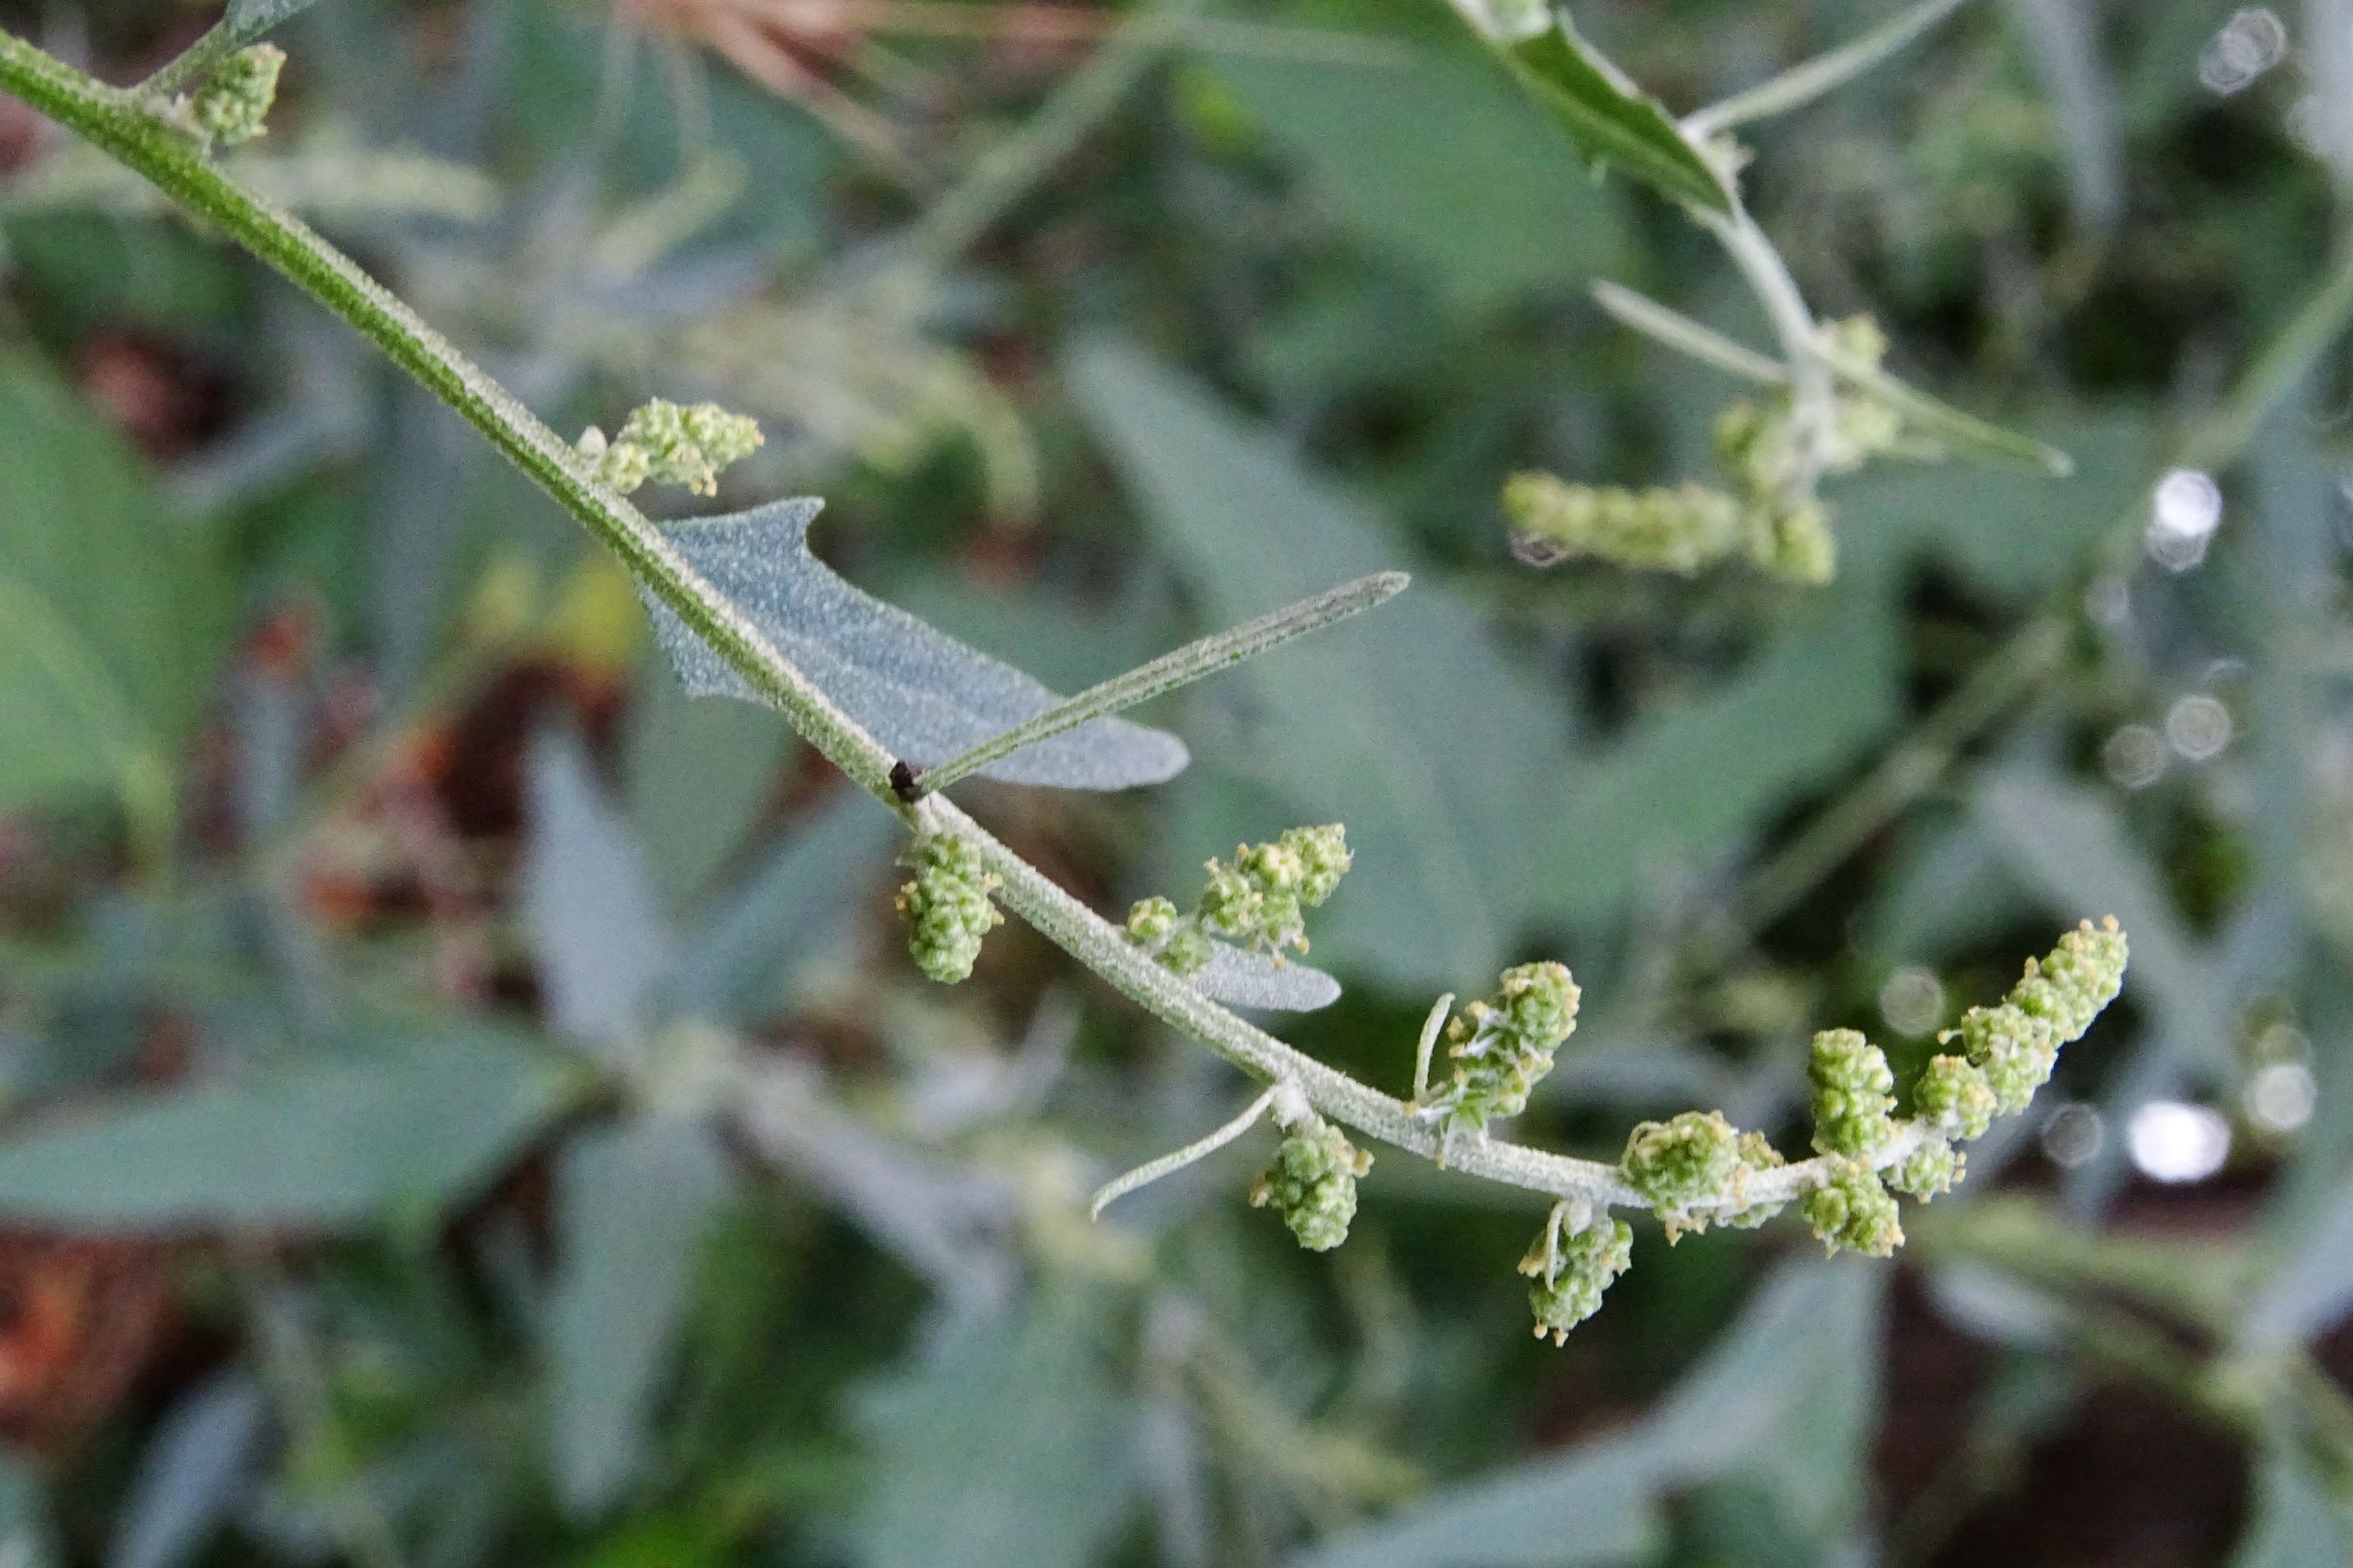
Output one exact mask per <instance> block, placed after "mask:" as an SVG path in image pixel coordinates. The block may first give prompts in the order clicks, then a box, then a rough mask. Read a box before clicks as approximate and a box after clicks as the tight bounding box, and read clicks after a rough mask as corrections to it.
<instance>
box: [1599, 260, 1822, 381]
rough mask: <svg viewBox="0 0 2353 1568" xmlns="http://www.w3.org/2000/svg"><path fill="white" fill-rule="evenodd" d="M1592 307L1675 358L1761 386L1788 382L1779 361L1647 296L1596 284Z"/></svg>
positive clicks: (1614, 285) (1613, 285) (1622, 287)
mask: <svg viewBox="0 0 2353 1568" xmlns="http://www.w3.org/2000/svg"><path fill="white" fill-rule="evenodd" d="M1593 303H1594V304H1596V305H1598V306H1601V307H1602V308H1603V309H1604V310H1605V311H1607V312H1608V313H1609V314H1610V315H1611V316H1613V317H1615V318H1616V319H1617V320H1618V322H1619V323H1620V324H1621V325H1623V326H1627V327H1631V328H1632V329H1633V330H1634V331H1637V332H1640V333H1641V334H1642V335H1643V336H1645V337H1647V338H1650V339H1651V340H1652V341H1653V342H1654V343H1660V344H1663V345H1665V346H1666V347H1668V348H1670V349H1673V350H1674V351H1675V352H1676V353H1678V354H1683V355H1690V356H1691V357H1692V358H1694V359H1697V360H1699V361H1700V362H1701V363H1702V364H1707V365H1713V366H1715V367H1716V368H1717V369H1718V370H1721V371H1726V372H1728V373H1729V374H1731V375H1734V376H1737V377H1739V378H1741V379H1742V380H1749V381H1754V382H1756V383H1757V384H1758V385H1760V386H1785V385H1787V384H1788V382H1789V368H1788V367H1787V366H1786V365H1784V364H1782V363H1781V362H1780V361H1779V360H1778V359H1776V358H1774V357H1772V356H1771V355H1763V354H1759V353H1757V352H1756V351H1755V350H1754V349H1752V348H1749V347H1747V346H1745V345H1743V344H1740V343H1735V342H1733V341H1732V340H1731V339H1730V338H1728V337H1727V336H1725V335H1724V334H1723V333H1722V332H1719V331H1716V330H1715V329H1714V328H1713V327H1707V326H1703V325H1702V324H1701V323H1699V322H1696V321H1694V320H1692V319H1691V318H1690V317H1689V316H1686V315H1684V314H1683V313H1682V312H1681V311H1680V310H1678V309H1675V308H1674V307H1672V306H1664V305H1661V304H1659V303H1658V302H1657V301H1656V300H1654V299H1652V298H1651V297H1650V296H1649V295H1647V294H1637V293H1636V292H1634V290H1632V289H1630V288H1628V287H1626V286H1625V285H1624V284H1622V283H1612V282H1597V283H1595V284H1594V285H1593Z"/></svg>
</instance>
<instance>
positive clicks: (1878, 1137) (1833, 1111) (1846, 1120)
mask: <svg viewBox="0 0 2353 1568" xmlns="http://www.w3.org/2000/svg"><path fill="white" fill-rule="evenodd" d="M1805 1075H1806V1080H1807V1082H1808V1083H1810V1084H1811V1085H1812V1086H1813V1100H1814V1147H1815V1148H1817V1149H1820V1150H1821V1151H1822V1152H1823V1153H1824V1154H1843V1155H1846V1156H1848V1157H1849V1158H1851V1159H1852V1158H1859V1157H1861V1156H1863V1155H1867V1154H1869V1153H1870V1152H1871V1151H1872V1150H1873V1149H1875V1148H1877V1147H1878V1146H1879V1145H1880V1144H1881V1143H1883V1142H1885V1141H1886V1140H1887V1139H1889V1138H1890V1137H1891V1136H1892V1135H1893V1134H1894V1133H1895V1131H1896V1124H1895V1121H1894V1120H1893V1119H1892V1118H1891V1117H1890V1116H1889V1115H1888V1113H1889V1112H1891V1111H1893V1110H1895V1108H1896V1096H1895V1093H1894V1092H1893V1091H1894V1090H1895V1087H1896V1075H1895V1073H1894V1072H1893V1071H1891V1070H1890V1069H1889V1067H1888V1066H1887V1056H1886V1054H1885V1053H1884V1052H1882V1051H1881V1050H1880V1049H1879V1047H1877V1046H1876V1045H1874V1044H1872V1043H1871V1041H1867V1040H1865V1039H1864V1038H1863V1037H1862V1036H1861V1035H1860V1034H1858V1033H1857V1032H1855V1031H1854V1030H1852V1029H1825V1030H1824V1031H1822V1033H1820V1034H1818V1035H1816V1036H1815V1037H1814V1054H1813V1059H1812V1061H1811V1062H1810V1063H1808V1065H1807V1066H1806V1073H1805Z"/></svg>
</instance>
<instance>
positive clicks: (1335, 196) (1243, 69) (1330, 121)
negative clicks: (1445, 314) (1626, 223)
mask: <svg viewBox="0 0 2353 1568" xmlns="http://www.w3.org/2000/svg"><path fill="white" fill-rule="evenodd" d="M1399 52H1400V54H1401V56H1403V57H1404V58H1401V59H1399V60H1397V61H1374V62H1368V63H1360V62H1355V61H1307V60H1286V59H1281V58H1278V57H1274V56H1263V57H1251V56H1245V55H1233V56H1228V57H1227V58H1225V59H1222V60H1219V61H1215V63H1214V64H1213V65H1211V66H1208V67H1206V68H1209V69H1213V70H1214V72H1215V73H1216V76H1217V79H1218V80H1219V81H1220V82H1222V83H1223V84H1224V85H1225V86H1226V87H1227V88H1228V89H1229V90H1230V91H1232V92H1233V93H1234V95H1235V96H1236V97H1237V98H1238V99H1239V100H1240V101H1241V103H1242V105H1243V107H1244V108H1245V109H1247V110H1249V112H1250V114H1251V116H1252V118H1254V119H1255V120H1256V121H1257V122H1258V123H1259V124H1260V125H1261V126H1262V127H1263V128H1264V129H1265V131H1266V133H1267V135H1269V136H1270V137H1271V138H1272V139H1273V140H1274V142H1275V143H1276V145H1277V146H1278V147H1279V148H1280V149H1281V151H1282V153H1283V154H1284V156H1285V157H1286V158H1287V159H1289V160H1290V161H1291V162H1292V163H1294V164H1296V165H1297V166H1298V168H1299V169H1300V171H1301V173H1302V175H1303V176H1304V177H1305V182H1306V184H1308V186H1309V188H1310V189H1311V190H1312V191H1313V192H1314V194H1315V195H1316V196H1317V197H1318V198H1320V200H1321V201H1322V203H1323V204H1324V205H1325V206H1326V207H1327V208H1330V210H1331V212H1332V214H1333V215H1334V217H1335V218H1336V219H1337V220H1338V221H1339V222H1340V223H1341V224H1342V225H1344V226H1345V227H1346V228H1347V229H1348V230H1349V231H1351V232H1352V233H1355V234H1357V235H1359V236H1360V237H1361V239H1362V240H1363V241H1364V242H1365V243H1366V244H1369V245H1372V246H1375V247H1378V248H1379V249H1381V250H1382V251H1384V252H1386V253H1388V254H1390V255H1393V256H1396V257H1399V258H1400V259H1402V260H1403V261H1404V262H1406V263H1407V264H1408V265H1409V266H1411V267H1413V268H1414V269H1415V270H1416V271H1417V272H1418V273H1419V274H1420V276H1422V277H1423V278H1425V279H1427V280H1428V281H1429V282H1430V283H1431V284H1432V285H1433V286H1434V287H1435V288H1437V289H1439V290H1440V291H1442V293H1443V294H1444V296H1445V297H1446V298H1447V299H1448V300H1450V301H1452V302H1454V303H1455V304H1457V305H1459V306H1463V307H1464V308H1466V309H1472V310H1478V309H1483V308H1485V307H1487V306H1493V305H1497V304H1500V303H1502V302H1504V301H1507V300H1508V299H1509V298H1511V297H1512V296H1514V295H1518V294H1524V293H1527V292H1530V291H1532V290H1535V289H1558V288H1561V287H1565V286H1572V285H1574V284H1575V283H1576V282H1577V281H1578V280H1579V279H1581V278H1583V277H1586V276H1589V275H1591V274H1594V273H1597V272H1601V271H1603V270H1605V269H1606V268H1608V267H1611V266H1613V265H1616V264H1617V262H1618V259H1619V256H1620V253H1621V250H1622V247H1623V243H1624V239H1623V234H1622V233H1621V232H1620V229H1619V226H1618V221H1617V212H1616V208H1615V204H1614V202H1613V201H1612V200H1611V198H1610V196H1609V195H1608V193H1607V192H1605V191H1604V190H1602V189H1601V188H1599V187H1597V186H1594V185H1592V184H1588V183H1586V182H1584V181H1581V180H1574V179H1564V178H1562V171H1561V167H1560V150H1561V148H1560V140H1559V136H1558V135H1557V134H1556V132H1555V131H1554V130H1553V128H1552V127H1551V126H1549V125H1547V124H1546V123H1545V118H1546V117H1545V116H1544V115H1543V114H1541V113H1540V112H1538V111H1537V110H1535V109H1534V108H1533V107H1532V105H1531V104H1530V103H1529V102H1528V101H1527V99H1526V98H1524V97H1523V96H1522V95H1520V94H1518V93H1515V92H1513V91H1512V90H1511V89H1510V88H1509V86H1507V85H1505V84H1503V83H1501V82H1499V81H1498V80H1497V78H1496V75H1495V73H1494V72H1493V70H1491V69H1489V68H1487V67H1485V66H1484V65H1483V63H1482V62H1479V61H1468V62H1466V61H1461V60H1459V59H1458V58H1456V57H1455V56H1453V55H1451V54H1434V53H1424V52H1419V51H1416V52H1413V53H1410V54H1407V53H1406V51H1405V49H1404V46H1403V45H1400V46H1399ZM1469 148H1476V149H1477V156H1476V166H1475V168H1469V169H1466V167H1465V164H1464V161H1463V155H1464V150H1465V149H1469Z"/></svg>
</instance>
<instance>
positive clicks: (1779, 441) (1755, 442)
mask: <svg viewBox="0 0 2353 1568" xmlns="http://www.w3.org/2000/svg"><path fill="white" fill-rule="evenodd" d="M1716 459H1717V461H1719V462H1721V463H1722V464H1723V465H1724V467H1725V470H1726V472H1728V473H1729V474H1730V475H1731V476H1732V479H1733V482H1734V484H1735V485H1736V487H1737V488H1738V489H1739V491H1740V493H1741V494H1742V495H1744V496H1746V497H1748V498H1749V499H1750V501H1751V502H1757V501H1761V500H1767V499H1770V498H1772V497H1776V496H1780V495H1783V494H1785V493H1786V492H1787V491H1788V490H1789V488H1790V487H1791V486H1792V485H1794V484H1796V483H1797V481H1798V476H1799V473H1800V472H1801V470H1802V468H1803V466H1804V465H1803V464H1802V462H1801V461H1800V460H1799V456H1798V439H1797V433H1796V431H1795V429H1793V428H1792V426H1791V422H1790V417H1789V399H1788V398H1787V397H1786V396H1783V397H1779V398H1776V399H1774V400H1773V401H1772V402H1771V403H1768V404H1755V403H1751V402H1749V401H1748V400H1747V399H1745V398H1744V399H1741V400H1739V401H1737V402H1734V403H1731V404H1728V405H1727V406H1726V407H1725V410H1724V412H1723V413H1721V414H1719V415H1717V416H1716Z"/></svg>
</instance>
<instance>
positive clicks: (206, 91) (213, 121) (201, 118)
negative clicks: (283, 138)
mask: <svg viewBox="0 0 2353 1568" xmlns="http://www.w3.org/2000/svg"><path fill="white" fill-rule="evenodd" d="M285 63H286V52H285V51H284V50H283V49H281V48H279V47H278V46H277V45H276V44H273V43H257V44H255V45H253V46H252V47H251V48H247V49H240V50H238V51H237V52H236V53H235V54H233V55H231V56H230V57H229V58H228V59H227V60H225V61H221V63H220V64H219V65H218V66H217V67H215V68H214V70H213V72H212V75H211V77H210V79H209V80H208V81H207V82H206V83H205V85H204V88H203V90H202V91H200V92H198V93H197V94H196V101H195V103H194V104H192V105H190V106H189V112H190V113H191V114H192V115H193V116H194V117H195V120H196V123H197V125H198V126H199V127H201V128H202V129H203V131H204V133H205V135H208V136H209V137H211V138H212V139H213V140H214V141H216V142H220V143H222V144H223V145H226V146H234V145H235V144H236V143H238V142H240V141H251V140H253V139H254V138H255V137H256V136H260V135H268V134H269V125H268V123H267V122H268V120H269V116H270V106H271V105H272V104H274V103H276V102H277V101H278V73H279V72H280V71H281V70H282V69H284V67H285Z"/></svg>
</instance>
